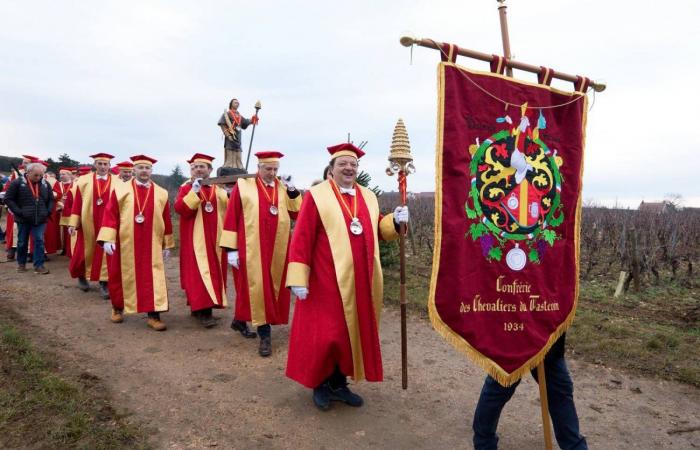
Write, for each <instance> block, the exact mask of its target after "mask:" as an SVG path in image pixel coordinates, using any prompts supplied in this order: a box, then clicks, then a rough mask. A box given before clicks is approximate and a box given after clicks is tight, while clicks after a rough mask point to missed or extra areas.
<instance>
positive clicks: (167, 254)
mask: <svg viewBox="0 0 700 450" xmlns="http://www.w3.org/2000/svg"><path fill="white" fill-rule="evenodd" d="M169 259H170V249H169V248H164V249H163V261H167V260H169Z"/></svg>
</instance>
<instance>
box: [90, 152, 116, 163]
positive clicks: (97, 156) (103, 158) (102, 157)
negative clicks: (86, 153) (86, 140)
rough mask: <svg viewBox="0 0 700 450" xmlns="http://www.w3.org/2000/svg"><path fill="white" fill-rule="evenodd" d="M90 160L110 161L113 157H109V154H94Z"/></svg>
mask: <svg viewBox="0 0 700 450" xmlns="http://www.w3.org/2000/svg"><path fill="white" fill-rule="evenodd" d="M90 158H92V159H94V160H95V161H110V160H111V159H112V158H114V156H112V155H110V154H109V153H95V154H94V155H90Z"/></svg>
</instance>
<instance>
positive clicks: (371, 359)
mask: <svg viewBox="0 0 700 450" xmlns="http://www.w3.org/2000/svg"><path fill="white" fill-rule="evenodd" d="M356 195H357V217H358V219H359V220H360V223H361V224H362V229H363V232H362V234H360V235H355V234H352V233H351V232H350V231H349V230H350V227H349V225H350V217H349V214H348V213H346V212H345V211H344V207H343V206H342V205H341V203H340V201H339V199H338V197H339V196H340V194H336V193H335V192H334V189H333V186H332V185H331V182H329V181H324V182H323V183H321V184H318V185H316V186H314V187H312V188H311V189H310V191H309V192H308V193H307V194H306V198H304V204H303V207H302V208H301V212H300V213H299V219H298V220H297V223H296V225H295V227H294V236H293V237H292V243H291V246H290V250H289V272H288V275H287V286H304V287H308V289H309V295H308V297H307V298H306V300H301V301H297V302H296V305H295V308H294V319H293V320H292V329H291V331H290V336H289V355H288V359H287V372H286V374H287V376H288V377H289V378H291V379H293V380H295V381H297V382H299V383H301V384H303V385H304V386H306V387H309V388H315V387H317V386H318V385H320V384H321V383H322V382H323V381H324V380H325V379H326V378H328V376H330V375H331V374H332V373H333V371H334V369H335V367H336V365H337V366H339V367H340V370H341V371H342V372H343V373H344V374H346V375H350V376H352V378H353V379H355V380H356V381H359V380H362V379H367V380H368V381H382V378H383V371H382V357H381V350H380V346H379V329H378V325H379V317H380V313H381V308H382V296H383V284H382V282H383V280H382V268H381V264H380V261H379V242H378V239H379V238H381V239H383V240H393V239H396V238H397V237H398V233H397V232H396V230H395V228H394V218H393V214H389V215H387V216H384V217H382V216H380V214H379V205H378V203H377V197H376V196H375V195H374V193H373V192H372V191H370V190H369V189H366V188H363V187H361V186H357V185H356ZM342 198H344V199H345V202H346V203H347V205H352V204H353V197H352V196H351V195H349V194H342ZM350 208H352V206H350ZM351 210H352V209H351Z"/></svg>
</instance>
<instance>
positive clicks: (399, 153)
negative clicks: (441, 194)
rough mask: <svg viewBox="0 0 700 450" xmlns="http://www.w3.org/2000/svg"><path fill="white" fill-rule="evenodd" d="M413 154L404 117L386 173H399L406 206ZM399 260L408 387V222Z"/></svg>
mask: <svg viewBox="0 0 700 450" xmlns="http://www.w3.org/2000/svg"><path fill="white" fill-rule="evenodd" d="M415 171H416V168H415V167H414V166H413V157H412V156H411V145H410V143H409V142H408V132H407V131H406V126H405V125H404V123H403V120H402V119H399V120H398V122H396V127H395V128H394V136H393V137H392V139H391V152H390V153H389V167H387V169H386V174H387V175H389V176H390V177H393V176H394V175H396V174H398V181H399V194H401V206H406V203H407V201H408V198H407V197H408V195H407V194H408V192H407V186H406V177H408V175H409V174H411V173H414V172H415ZM399 227H400V228H399V260H400V273H401V284H400V285H399V292H400V294H399V295H400V305H401V387H402V388H403V389H406V388H407V387H408V349H407V336H406V224H405V223H401V224H400V225H399Z"/></svg>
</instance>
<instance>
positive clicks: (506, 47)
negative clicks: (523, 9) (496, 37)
mask: <svg viewBox="0 0 700 450" xmlns="http://www.w3.org/2000/svg"><path fill="white" fill-rule="evenodd" d="M496 1H497V2H498V3H499V6H498V16H499V18H500V21H501V41H502V42H503V57H504V58H505V59H506V60H510V57H511V54H510V37H509V36H508V17H507V16H506V10H507V9H508V6H507V5H506V0H496ZM506 75H508V76H509V77H512V76H513V68H512V67H510V66H506Z"/></svg>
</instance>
